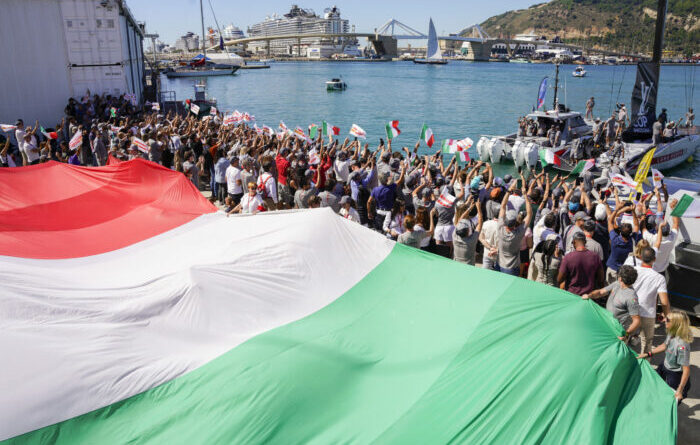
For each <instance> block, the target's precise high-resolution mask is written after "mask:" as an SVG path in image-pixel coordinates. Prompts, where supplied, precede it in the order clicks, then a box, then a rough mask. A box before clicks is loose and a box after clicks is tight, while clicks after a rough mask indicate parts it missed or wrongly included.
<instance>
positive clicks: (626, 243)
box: [605, 202, 640, 284]
mask: <svg viewBox="0 0 700 445" xmlns="http://www.w3.org/2000/svg"><path fill="white" fill-rule="evenodd" d="M605 211H606V212H607V214H608V234H609V236H610V256H609V257H608V261H607V262H606V264H605V265H606V266H607V272H606V274H605V280H606V282H607V283H608V284H612V283H614V282H615V281H616V280H617V271H618V269H620V266H622V265H623V264H624V262H625V259H627V256H628V255H629V254H630V252H632V250H633V249H634V244H635V242H637V241H639V239H640V235H639V219H638V218H637V214H636V213H635V212H634V205H628V206H624V207H623V206H620V207H618V208H617V209H615V211H614V212H613V211H612V210H610V206H609V205H608V203H607V202H605ZM625 212H631V213H632V218H633V219H632V221H633V225H630V224H629V223H622V224H620V225H619V226H618V224H617V217H618V215H619V214H622V213H625Z"/></svg>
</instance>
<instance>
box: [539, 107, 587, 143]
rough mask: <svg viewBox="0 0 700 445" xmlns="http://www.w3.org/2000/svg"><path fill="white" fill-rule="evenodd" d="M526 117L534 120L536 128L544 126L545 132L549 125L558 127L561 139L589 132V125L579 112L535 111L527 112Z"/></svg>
mask: <svg viewBox="0 0 700 445" xmlns="http://www.w3.org/2000/svg"><path fill="white" fill-rule="evenodd" d="M527 119H530V120H534V121H536V122H537V126H538V128H544V132H545V134H546V133H547V131H548V130H549V129H550V128H551V127H559V128H560V129H561V139H562V140H563V141H568V140H571V139H573V138H575V137H581V136H585V135H589V134H591V127H590V125H588V124H587V123H586V122H585V121H584V120H583V116H581V113H578V112H575V111H568V112H556V111H554V110H550V111H535V112H534V113H530V114H528V115H527Z"/></svg>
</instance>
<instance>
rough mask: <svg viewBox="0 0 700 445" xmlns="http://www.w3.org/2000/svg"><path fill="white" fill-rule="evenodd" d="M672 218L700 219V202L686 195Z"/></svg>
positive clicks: (675, 209) (675, 208)
mask: <svg viewBox="0 0 700 445" xmlns="http://www.w3.org/2000/svg"><path fill="white" fill-rule="evenodd" d="M671 216H678V217H682V218H700V200H698V199H697V198H695V197H693V196H690V195H688V194H684V195H683V196H682V197H681V199H680V200H679V201H678V204H676V207H674V209H673V211H672V212H671Z"/></svg>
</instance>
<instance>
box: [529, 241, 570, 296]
mask: <svg viewBox="0 0 700 445" xmlns="http://www.w3.org/2000/svg"><path fill="white" fill-rule="evenodd" d="M560 245H561V242H560V239H559V235H558V234H556V233H550V234H549V235H547V236H546V237H545V238H544V239H543V240H542V241H540V242H539V243H538V244H537V245H536V246H535V248H534V249H533V253H532V265H531V266H530V269H531V270H532V271H533V273H532V277H531V278H530V277H528V278H530V279H532V280H534V281H537V282H538V283H543V284H547V285H549V286H558V285H559V282H558V281H557V276H558V274H559V266H560V264H561V258H562V250H561V248H560Z"/></svg>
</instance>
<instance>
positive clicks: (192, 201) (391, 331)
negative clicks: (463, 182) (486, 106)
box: [0, 160, 676, 444]
mask: <svg viewBox="0 0 700 445" xmlns="http://www.w3.org/2000/svg"><path fill="white" fill-rule="evenodd" d="M0 185H1V186H2V190H3V193H2V195H0V280H1V282H2V286H0V329H1V332H2V333H1V335H0V354H1V356H2V358H3V360H2V365H1V366H0V382H2V391H0V439H10V443H65V444H111V443H168V444H169V443H246V444H259V443H283V444H291V443H310V442H314V443H431V444H432V443H446V442H464V443H567V442H572V441H575V442H577V443H620V444H627V443H654V444H670V443H673V442H674V439H675V432H676V408H675V401H674V397H673V390H671V389H670V388H669V387H668V386H667V385H666V384H665V383H664V382H663V381H662V380H661V379H660V378H659V377H658V376H657V375H656V374H655V372H654V371H653V369H652V368H651V367H650V366H649V364H648V363H646V362H644V361H642V362H640V361H638V360H636V359H635V356H634V353H633V352H632V351H631V350H630V349H628V348H627V346H625V345H624V344H623V343H622V342H620V341H619V340H618V339H617V335H619V334H620V333H621V332H622V328H621V327H620V325H619V324H618V323H617V322H616V321H615V320H614V319H613V318H612V316H611V315H610V314H609V313H608V312H606V311H605V310H603V309H602V308H601V307H599V306H597V305H596V304H595V303H593V302H591V301H584V300H581V299H580V298H579V297H577V296H575V295H572V294H569V293H567V292H565V291H562V290H559V289H555V288H553V287H547V286H545V285H542V284H539V283H535V282H532V281H526V280H523V279H520V278H515V277H511V276H507V275H499V274H497V273H496V272H491V271H485V270H482V269H477V268H474V267H471V266H465V265H463V264H460V263H457V262H454V261H449V260H445V259H443V258H441V257H438V256H435V255H431V254H428V253H426V252H423V251H420V250H415V249H413V248H410V247H406V246H403V245H398V244H394V243H393V242H392V241H389V240H387V239H386V238H385V237H383V236H381V235H380V234H378V233H375V232H373V231H370V230H368V229H366V228H363V227H362V226H360V225H359V224H356V223H353V222H351V221H349V220H345V219H343V218H340V217H338V216H337V215H335V214H334V213H333V211H332V210H330V209H317V210H308V211H297V212H288V213H268V214H259V215H256V216H252V217H245V216H241V217H231V218H227V217H226V216H225V215H224V214H222V213H220V212H218V213H217V212H216V209H215V208H214V207H213V206H212V205H211V204H210V203H209V202H208V201H207V200H206V199H205V198H203V197H202V195H201V194H200V193H199V192H198V191H197V190H196V189H195V188H194V187H193V186H192V184H191V183H190V182H188V180H187V179H186V178H185V177H184V176H183V175H181V174H179V173H176V172H173V171H170V170H168V169H165V168H162V167H160V166H157V165H155V164H153V163H150V162H148V161H144V160H134V161H130V162H124V163H118V164H115V165H110V166H107V167H100V168H83V167H75V166H70V165H66V164H57V163H54V162H49V163H46V164H41V165H36V166H29V167H20V168H12V169H0ZM415 271H420V273H414V272H415ZM425 277H431V279H430V280H426V279H425Z"/></svg>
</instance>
